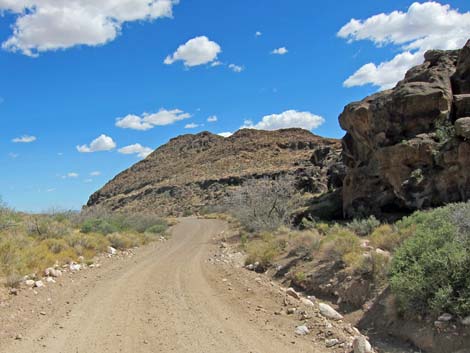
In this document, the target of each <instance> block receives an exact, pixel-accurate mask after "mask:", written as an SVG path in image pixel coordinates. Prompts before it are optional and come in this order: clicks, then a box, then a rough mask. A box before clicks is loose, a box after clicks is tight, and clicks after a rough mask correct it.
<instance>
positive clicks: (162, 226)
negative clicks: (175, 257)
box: [145, 222, 168, 234]
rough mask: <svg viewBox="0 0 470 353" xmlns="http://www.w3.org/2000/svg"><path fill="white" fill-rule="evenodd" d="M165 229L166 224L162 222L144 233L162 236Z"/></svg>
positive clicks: (166, 227)
mask: <svg viewBox="0 0 470 353" xmlns="http://www.w3.org/2000/svg"><path fill="white" fill-rule="evenodd" d="M167 229H168V225H167V224H166V222H162V223H159V224H155V225H153V226H151V227H149V228H147V229H146V231H145V232H146V233H150V234H164V233H165V232H166V231H167Z"/></svg>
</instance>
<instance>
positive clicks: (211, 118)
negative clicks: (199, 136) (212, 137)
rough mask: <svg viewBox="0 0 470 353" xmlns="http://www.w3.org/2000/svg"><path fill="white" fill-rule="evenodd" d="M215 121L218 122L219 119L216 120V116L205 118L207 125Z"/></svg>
mask: <svg viewBox="0 0 470 353" xmlns="http://www.w3.org/2000/svg"><path fill="white" fill-rule="evenodd" d="M217 120H219V119H218V118H217V116H216V115H212V116H210V117H208V118H207V122H208V123H215V122H216V121H217Z"/></svg>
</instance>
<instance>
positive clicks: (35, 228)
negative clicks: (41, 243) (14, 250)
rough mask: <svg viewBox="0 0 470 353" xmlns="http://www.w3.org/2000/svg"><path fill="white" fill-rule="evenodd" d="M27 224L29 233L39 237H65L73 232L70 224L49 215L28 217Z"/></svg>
mask: <svg viewBox="0 0 470 353" xmlns="http://www.w3.org/2000/svg"><path fill="white" fill-rule="evenodd" d="M26 226H27V232H28V234H29V235H30V236H33V237H35V238H37V239H50V238H63V237H65V236H67V235H68V234H70V232H71V228H70V225H69V224H66V223H64V222H61V221H57V220H54V218H53V217H50V216H47V215H42V216H30V217H28V219H27V221H26Z"/></svg>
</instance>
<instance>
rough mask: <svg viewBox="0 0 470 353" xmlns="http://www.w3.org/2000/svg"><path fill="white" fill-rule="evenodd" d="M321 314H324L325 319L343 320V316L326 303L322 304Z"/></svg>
mask: <svg viewBox="0 0 470 353" xmlns="http://www.w3.org/2000/svg"><path fill="white" fill-rule="evenodd" d="M319 307H320V314H322V315H323V316H324V317H326V318H328V319H331V320H342V319H343V315H341V314H340V313H338V312H337V311H336V310H335V309H333V308H332V307H331V306H329V305H328V304H325V303H320V305H319Z"/></svg>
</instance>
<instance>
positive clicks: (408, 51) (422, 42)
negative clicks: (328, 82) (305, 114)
mask: <svg viewBox="0 0 470 353" xmlns="http://www.w3.org/2000/svg"><path fill="white" fill-rule="evenodd" d="M469 33H470V12H466V13H461V12H459V11H458V10H455V9H452V8H451V6H450V5H442V4H440V3H438V2H435V1H429V2H424V3H419V2H415V3H413V4H412V5H411V6H410V7H409V8H408V10H407V12H403V11H393V12H391V13H388V14H385V13H381V14H378V15H375V16H372V17H370V18H367V19H365V20H357V19H352V20H351V21H349V23H347V24H346V25H345V26H343V28H341V30H340V31H339V32H338V36H339V37H341V38H344V39H347V40H348V41H349V42H354V41H360V40H368V41H372V42H373V43H374V44H375V45H376V46H377V47H384V46H386V45H394V46H398V47H399V48H400V49H401V53H399V54H397V55H396V56H395V57H394V58H393V59H391V60H390V61H385V62H382V63H379V64H375V63H368V64H365V65H364V66H362V67H361V68H360V69H359V70H358V71H356V72H355V73H354V74H353V75H352V76H350V77H349V78H348V79H347V80H346V81H345V82H344V85H345V86H346V87H352V86H363V85H366V84H372V85H375V86H378V87H380V88H381V89H387V88H391V87H393V86H394V85H395V84H396V83H397V82H398V81H399V80H400V79H402V78H403V76H404V74H405V73H406V71H407V70H408V69H410V68H411V67H412V66H415V65H417V64H420V63H422V62H423V59H424V53H425V52H426V50H429V49H445V50H448V49H457V48H460V47H462V46H463V45H464V44H465V42H466V41H467V39H468V37H469Z"/></svg>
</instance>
